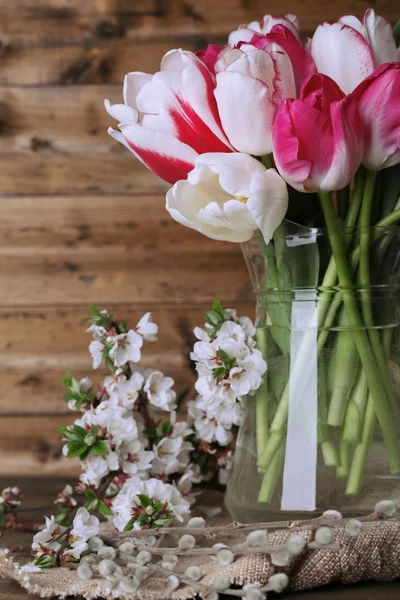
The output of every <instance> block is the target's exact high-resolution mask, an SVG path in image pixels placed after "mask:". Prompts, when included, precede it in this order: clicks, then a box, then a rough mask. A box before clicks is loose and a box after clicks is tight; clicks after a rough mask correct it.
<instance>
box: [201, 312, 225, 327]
mask: <svg viewBox="0 0 400 600" xmlns="http://www.w3.org/2000/svg"><path fill="white" fill-rule="evenodd" d="M204 320H205V322H206V323H208V324H209V325H211V326H212V327H218V326H219V325H221V324H222V319H221V317H220V316H219V315H218V313H216V312H214V311H213V310H207V312H206V313H205V314H204Z"/></svg>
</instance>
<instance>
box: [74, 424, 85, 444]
mask: <svg viewBox="0 0 400 600" xmlns="http://www.w3.org/2000/svg"><path fill="white" fill-rule="evenodd" d="M72 431H73V433H74V434H75V435H76V437H77V438H78V440H84V439H85V437H86V435H87V431H86V429H85V428H84V427H80V426H79V425H73V426H72Z"/></svg>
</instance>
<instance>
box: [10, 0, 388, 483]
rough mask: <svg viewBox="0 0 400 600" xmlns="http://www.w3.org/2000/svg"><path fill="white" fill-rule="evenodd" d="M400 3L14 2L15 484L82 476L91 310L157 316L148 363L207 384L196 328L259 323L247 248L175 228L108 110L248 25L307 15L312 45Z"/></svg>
mask: <svg viewBox="0 0 400 600" xmlns="http://www.w3.org/2000/svg"><path fill="white" fill-rule="evenodd" d="M369 6H373V7H374V8H375V9H376V11H377V12H379V13H380V14H383V15H385V16H387V17H388V18H389V19H391V20H392V21H395V20H396V19H397V17H398V16H399V14H398V13H399V5H398V0H376V1H374V2H365V1H362V0H335V1H332V0H280V2H279V3H276V2H272V1H270V0H220V1H219V2H218V1H216V0H0V86H1V89H0V194H1V200H0V256H1V265H0V353H1V356H0V453H1V455H0V474H1V475H7V474H11V473H13V474H16V475H18V474H21V475H22V474H29V475H32V474H37V475H53V474H57V475H59V474H60V473H64V474H67V473H71V465H70V464H68V463H67V462H65V461H64V460H62V459H61V458H60V442H59V436H58V433H57V425H59V424H66V423H68V422H70V420H71V416H72V415H71V413H69V412H68V410H66V407H65V405H64V404H63V402H62V394H63V389H62V385H61V383H60V378H61V376H62V375H63V374H64V373H65V371H66V370H67V369H68V368H70V369H71V370H72V371H73V373H74V374H75V375H76V376H77V377H78V378H79V377H81V376H84V375H85V374H87V373H88V372H89V371H90V367H91V365H90V360H89V356H88V354H87V344H88V341H89V340H88V337H87V335H85V333H84V330H83V328H82V326H81V325H80V320H81V319H82V318H83V317H84V316H85V315H86V310H87V309H86V307H87V304H88V303H89V302H93V303H95V304H96V305H97V306H98V307H100V308H103V307H108V308H109V309H111V310H112V311H113V312H114V313H117V314H118V315H121V316H122V317H126V318H128V319H130V320H132V321H133V322H135V319H137V318H138V317H139V316H140V315H141V314H142V313H143V312H145V311H148V310H151V311H152V312H153V314H154V318H155V320H156V321H157V322H158V323H159V325H160V329H161V334H160V342H159V343H158V344H155V345H147V348H146V350H145V360H146V364H148V365H149V366H150V365H154V366H157V367H159V368H161V369H163V370H165V371H166V372H168V373H171V374H172V375H173V376H174V377H176V380H177V390H178V393H179V394H184V393H187V392H188V390H190V388H191V386H192V384H193V377H192V375H191V373H190V367H189V360H188V358H187V354H188V349H189V346H190V344H191V329H192V327H193V326H194V325H195V324H200V323H201V322H202V313H203V312H204V310H205V309H206V308H208V307H209V305H210V303H211V302H212V300H213V298H214V297H216V296H217V297H219V298H220V299H221V301H222V302H223V303H224V304H225V305H226V306H236V307H238V309H239V310H240V311H241V312H242V313H247V314H250V315H251V314H252V312H253V303H252V300H251V289H250V286H249V283H248V278H247V274H246V270H245V267H244V264H243V261H242V258H241V254H240V248H239V247H238V246H234V245H232V244H225V243H219V242H213V241H211V240H207V239H206V238H204V237H202V236H200V235H199V234H197V233H195V232H192V231H191V230H189V229H185V228H184V227H181V226H180V225H177V224H176V223H174V222H173V221H172V220H171V219H170V217H169V215H168V214H167V213H166V211H165V210H164V192H165V189H166V188H165V185H164V184H163V182H161V181H160V180H158V179H157V178H156V177H155V176H154V175H152V174H151V173H150V172H148V171H147V170H146V169H145V168H144V167H143V166H142V165H141V164H139V162H136V161H135V160H134V158H133V157H132V155H131V154H130V153H129V152H128V151H127V150H126V149H125V148H123V147H122V146H121V145H119V144H117V143H116V142H114V141H113V140H112V139H111V138H109V137H108V135H107V134H106V130H107V127H108V126H109V125H115V123H113V120H112V119H111V118H110V117H109V116H108V115H107V114H106V112H105V110H104V108H103V99H104V98H109V99H110V100H111V101H112V102H117V101H120V98H121V84H122V80H123V76H124V74H125V73H126V72H128V71H135V70H142V71H147V72H154V71H155V70H157V69H158V65H159V61H160V58H161V57H162V55H163V54H164V53H165V52H166V51H167V50H169V49H170V48H174V47H183V48H186V49H189V50H197V49H199V48H202V47H204V46H205V45H206V43H207V42H214V43H217V44H218V43H219V44H223V43H224V41H225V40H226V37H227V35H228V33H229V32H230V31H231V30H233V29H235V28H236V27H237V25H238V24H239V23H247V22H249V21H251V20H254V19H259V18H260V17H261V16H262V15H263V14H264V13H267V12H271V13H273V14H278V13H280V14H284V13H286V12H293V13H296V14H298V16H299V17H300V18H301V25H302V29H303V32H304V33H305V34H310V33H311V32H312V30H313V29H314V28H315V27H316V25H317V24H318V23H319V22H321V21H323V20H335V19H336V18H337V17H338V16H340V15H341V14H348V13H353V14H357V15H360V16H361V15H362V14H363V12H364V11H365V10H366V8H368V7H369Z"/></svg>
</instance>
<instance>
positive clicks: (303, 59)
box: [250, 25, 317, 90]
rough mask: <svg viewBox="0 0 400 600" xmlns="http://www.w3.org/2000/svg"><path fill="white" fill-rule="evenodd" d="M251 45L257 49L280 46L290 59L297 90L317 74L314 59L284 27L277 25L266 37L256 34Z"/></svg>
mask: <svg viewBox="0 0 400 600" xmlns="http://www.w3.org/2000/svg"><path fill="white" fill-rule="evenodd" d="M250 43H251V44H253V45H254V46H256V47H257V48H267V47H268V46H269V45H270V44H274V43H275V44H277V45H279V46H280V47H281V48H282V49H283V50H284V51H285V52H286V54H287V55H288V56H289V58H290V62H291V63H292V67H293V72H294V76H295V80H296V87H297V90H300V88H301V86H302V84H303V81H304V80H305V79H307V77H309V76H310V75H313V73H316V72H317V68H316V66H315V63H314V61H313V59H312V58H311V56H310V55H309V54H308V52H307V51H306V50H305V48H304V46H303V44H302V43H301V41H300V40H299V39H298V38H297V37H296V36H295V35H294V34H293V33H292V31H291V30H290V29H288V28H287V27H285V26H284V25H275V26H274V27H272V29H271V31H270V33H268V34H266V35H260V34H258V33H255V34H254V36H253V37H252V39H251V42H250Z"/></svg>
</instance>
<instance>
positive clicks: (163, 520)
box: [153, 517, 172, 527]
mask: <svg viewBox="0 0 400 600" xmlns="http://www.w3.org/2000/svg"><path fill="white" fill-rule="evenodd" d="M171 519H172V517H161V518H160V519H157V520H156V521H154V524H153V526H156V527H164V525H166V524H167V523H169V522H170V521H171Z"/></svg>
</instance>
